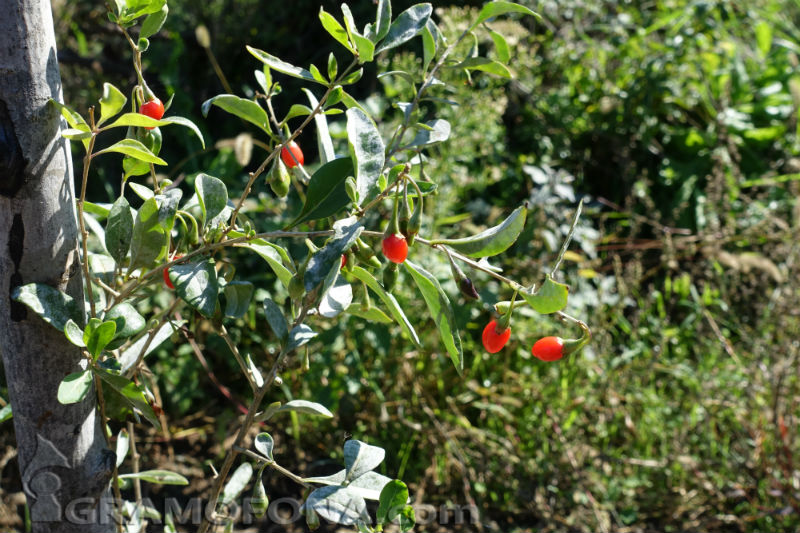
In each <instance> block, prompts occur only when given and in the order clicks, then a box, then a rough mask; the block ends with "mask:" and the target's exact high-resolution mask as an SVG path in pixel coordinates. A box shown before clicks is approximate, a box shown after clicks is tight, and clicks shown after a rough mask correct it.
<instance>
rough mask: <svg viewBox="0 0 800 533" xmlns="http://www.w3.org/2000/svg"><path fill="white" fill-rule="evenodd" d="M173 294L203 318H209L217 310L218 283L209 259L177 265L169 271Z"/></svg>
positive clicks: (212, 263) (211, 261) (212, 262)
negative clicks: (173, 286) (173, 287)
mask: <svg viewBox="0 0 800 533" xmlns="http://www.w3.org/2000/svg"><path fill="white" fill-rule="evenodd" d="M169 279H170V281H172V284H173V285H175V292H176V293H177V294H178V296H179V297H180V298H181V299H182V300H183V301H185V302H186V303H187V304H189V305H190V306H191V307H193V308H194V309H196V310H197V311H199V312H200V314H202V315H203V316H205V317H207V318H211V317H212V316H214V312H215V311H216V309H217V294H218V293H219V281H218V280H217V271H216V269H215V268H214V260H213V259H211V258H208V259H205V260H202V259H201V260H200V261H199V262H193V263H178V264H176V265H174V266H172V267H170V269H169Z"/></svg>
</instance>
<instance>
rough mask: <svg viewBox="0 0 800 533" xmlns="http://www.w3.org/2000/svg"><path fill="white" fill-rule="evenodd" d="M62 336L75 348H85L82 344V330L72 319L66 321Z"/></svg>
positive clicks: (83, 343) (84, 344)
mask: <svg viewBox="0 0 800 533" xmlns="http://www.w3.org/2000/svg"><path fill="white" fill-rule="evenodd" d="M64 335H65V336H66V337H67V340H68V341H69V342H71V343H72V344H74V345H75V346H78V347H80V348H86V343H85V342H83V329H82V328H81V327H80V326H78V324H76V323H75V322H74V321H73V320H72V319H69V320H67V323H66V325H65V326H64Z"/></svg>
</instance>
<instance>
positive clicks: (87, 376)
mask: <svg viewBox="0 0 800 533" xmlns="http://www.w3.org/2000/svg"><path fill="white" fill-rule="evenodd" d="M92 379H93V376H92V371H91V370H84V371H82V372H73V373H72V374H69V375H68V376H67V377H65V378H64V379H63V380H62V381H61V383H60V384H59V385H58V394H57V397H58V402H59V403H61V404H63V405H69V404H71V403H78V402H82V401H83V399H84V398H86V394H87V393H88V392H89V389H91V388H92Z"/></svg>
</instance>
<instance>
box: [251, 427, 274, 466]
mask: <svg viewBox="0 0 800 533" xmlns="http://www.w3.org/2000/svg"><path fill="white" fill-rule="evenodd" d="M253 447H254V448H255V449H256V451H258V453H260V454H261V455H263V456H264V457H266V458H267V459H269V460H270V461H274V460H275V458H274V457H272V449H273V448H274V447H275V441H274V440H272V435H270V434H269V433H259V434H258V435H256V438H255V440H254V441H253Z"/></svg>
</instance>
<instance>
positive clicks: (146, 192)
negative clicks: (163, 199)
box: [128, 182, 156, 200]
mask: <svg viewBox="0 0 800 533" xmlns="http://www.w3.org/2000/svg"><path fill="white" fill-rule="evenodd" d="M128 187H130V188H131V190H132V191H133V192H134V194H136V196H138V197H139V198H141V199H142V200H149V199H150V198H155V195H156V193H154V192H153V189H151V188H150V187H145V186H144V185H142V184H141V183H133V182H130V183H128Z"/></svg>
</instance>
